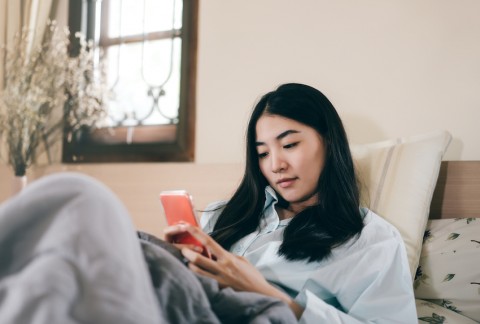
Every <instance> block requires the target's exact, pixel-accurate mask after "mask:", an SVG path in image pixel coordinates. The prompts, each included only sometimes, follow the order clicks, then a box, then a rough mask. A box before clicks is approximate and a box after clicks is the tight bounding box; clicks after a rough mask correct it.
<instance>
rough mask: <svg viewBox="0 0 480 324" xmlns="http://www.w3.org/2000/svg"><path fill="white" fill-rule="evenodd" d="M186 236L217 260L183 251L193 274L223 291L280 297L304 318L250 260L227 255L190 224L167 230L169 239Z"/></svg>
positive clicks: (296, 313) (187, 250)
mask: <svg viewBox="0 0 480 324" xmlns="http://www.w3.org/2000/svg"><path fill="white" fill-rule="evenodd" d="M185 232H189V233H190V234H191V235H192V236H193V237H195V238H196V239H197V240H198V241H199V242H200V243H202V245H203V246H204V247H205V248H206V249H208V250H209V251H210V253H211V254H212V256H213V258H207V257H205V256H203V255H201V254H200V253H195V252H194V251H192V249H191V248H190V247H184V248H182V254H183V256H184V257H185V258H187V259H188V260H189V264H188V266H189V268H190V269H191V270H192V271H193V272H196V273H198V274H201V275H204V276H206V277H209V278H212V279H215V280H216V281H217V282H218V283H219V285H220V286H221V287H231V288H233V289H235V290H238V291H250V292H256V293H260V294H263V295H266V296H271V297H276V298H278V299H280V300H282V301H284V302H285V303H286V304H287V305H288V306H289V307H290V309H291V310H292V311H293V313H294V314H295V315H296V317H297V318H300V316H301V314H302V313H303V308H302V307H300V306H299V305H298V304H297V303H295V302H294V301H293V300H292V299H291V298H290V296H288V295H287V294H285V293H284V292H282V291H280V290H278V289H277V288H275V287H274V286H272V285H270V284H269V283H268V281H267V280H266V279H265V278H264V277H263V275H262V274H261V273H260V271H258V270H257V268H255V267H254V266H253V265H252V264H251V263H250V262H249V261H248V260H247V259H246V258H244V257H242V256H237V255H234V254H232V253H230V252H228V251H226V250H225V249H224V248H222V247H221V246H220V245H219V244H218V243H217V242H215V240H213V239H212V238H211V237H210V236H209V235H207V234H206V233H204V232H203V231H202V230H201V229H200V228H198V227H196V226H192V225H189V224H186V223H185V224H181V225H179V226H171V227H170V228H167V229H166V233H165V236H166V237H167V235H171V234H173V235H175V234H179V233H185Z"/></svg>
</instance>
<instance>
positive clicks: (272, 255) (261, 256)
mask: <svg viewBox="0 0 480 324" xmlns="http://www.w3.org/2000/svg"><path fill="white" fill-rule="evenodd" d="M246 156H247V161H246V167H245V173H244V176H243V180H242V182H241V184H240V185H239V187H238V189H237V190H236V192H235V194H234V195H233V197H232V198H231V199H230V200H229V201H228V202H220V203H216V204H214V205H212V206H209V208H207V212H205V213H204V215H203V217H202V227H203V230H204V232H202V231H201V230H200V229H198V228H195V227H192V226H189V225H187V224H180V225H176V226H171V227H168V228H166V230H165V238H166V239H167V240H168V241H172V239H173V237H174V236H175V235H178V234H179V233H183V232H190V233H191V234H192V235H193V236H194V237H195V238H197V239H198V240H199V241H200V242H201V243H202V244H203V245H204V246H205V247H206V248H207V249H209V250H210V252H211V253H212V254H213V255H214V256H215V257H214V258H213V259H209V258H206V257H204V256H202V255H201V254H200V253H197V252H199V251H197V250H195V249H194V248H193V247H191V246H181V248H182V253H183V255H184V256H185V258H186V259H188V261H189V267H190V269H192V270H193V271H194V272H196V273H198V274H201V275H204V276H207V277H210V278H213V279H215V280H217V281H218V282H219V283H220V285H221V286H224V287H232V288H234V289H235V290H238V291H250V292H257V293H261V294H264V295H267V296H271V297H276V298H279V299H280V300H282V301H284V302H285V303H287V304H288V305H289V307H290V309H291V310H292V311H293V313H294V314H295V315H296V317H297V319H299V321H300V322H304V323H339V322H341V323H373V322H375V323H377V322H379V323H415V322H416V321H417V318H416V310H415V303H414V296H413V288H412V282H411V276H410V272H409V268H408V262H407V257H406V252H405V247H404V245H403V241H402V239H401V237H400V234H399V233H398V231H397V230H396V229H395V228H394V227H393V226H392V225H390V224H388V223H387V222H386V221H384V220H383V219H382V218H380V217H379V216H377V215H376V214H374V213H373V212H372V211H369V210H368V209H366V208H360V207H359V205H360V199H359V188H358V185H357V183H356V177H355V170H354V165H353V161H352V157H351V154H350V150H349V145H348V140H347V136H346V133H345V130H344V127H343V125H342V122H341V120H340V118H339V116H338V114H337V112H336V111H335V108H334V107H333V105H332V104H331V103H330V101H329V100H328V99H327V98H326V97H325V96H324V95H323V94H322V93H321V92H320V91H318V90H316V89H314V88H312V87H310V86H307V85H302V84H293V83H292V84H284V85H282V86H280V87H278V88H277V89H276V90H275V91H272V92H269V93H267V94H266V95H264V96H263V97H262V98H261V100H260V101H259V102H258V103H257V105H256V106H255V108H254V110H253V113H252V116H251V119H250V122H249V125H248V129H247V154H246ZM205 232H206V233H209V234H210V235H207V234H206V233H205Z"/></svg>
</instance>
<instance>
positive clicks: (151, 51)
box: [63, 0, 198, 162]
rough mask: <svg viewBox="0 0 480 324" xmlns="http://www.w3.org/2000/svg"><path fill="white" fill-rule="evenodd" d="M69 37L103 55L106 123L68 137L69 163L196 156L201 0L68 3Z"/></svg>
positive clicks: (66, 154) (66, 159)
mask: <svg viewBox="0 0 480 324" xmlns="http://www.w3.org/2000/svg"><path fill="white" fill-rule="evenodd" d="M69 5H70V7H69V26H70V31H71V34H72V35H74V34H75V32H77V31H81V32H82V33H83V34H85V35H86V36H87V38H88V39H94V40H95V42H96V43H97V44H98V45H97V47H98V48H100V49H101V50H102V51H103V53H104V56H105V57H106V62H107V63H106V76H107V84H108V87H109V89H110V91H109V93H110V96H109V99H108V100H107V105H108V111H109V114H108V115H109V117H108V118H107V120H106V123H107V127H104V128H100V129H95V130H90V129H81V130H79V131H77V132H76V133H74V134H73V136H71V135H72V134H70V136H65V138H64V145H63V161H64V162H153V161H192V160H193V157H194V156H193V154H194V147H193V145H194V131H195V129H194V127H195V107H194V105H195V76H196V75H195V74H196V73H195V72H196V37H197V36H196V34H197V14H198V8H197V6H198V1H196V0H193V1H192V0H186V1H182V0H102V1H98V0H97V1H95V0H87V1H85V0H84V1H79V0H70V2H69Z"/></svg>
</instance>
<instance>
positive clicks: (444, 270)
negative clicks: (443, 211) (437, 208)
mask: <svg viewBox="0 0 480 324" xmlns="http://www.w3.org/2000/svg"><path fill="white" fill-rule="evenodd" d="M414 288H415V297H416V298H417V312H418V319H419V323H480V218H456V219H438V220H430V221H429V222H428V224H427V228H426V231H425V235H424V241H423V247H422V254H421V257H420V263H419V266H418V268H417V272H416V276H415V281H414Z"/></svg>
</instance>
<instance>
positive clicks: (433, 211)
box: [430, 161, 480, 219]
mask: <svg viewBox="0 0 480 324" xmlns="http://www.w3.org/2000/svg"><path fill="white" fill-rule="evenodd" d="M457 217H475V218H476V217H480V161H443V162H442V166H441V169H440V174H439V176H438V181H437V185H436V187H435V192H434V194H433V199H432V204H431V205H430V218H431V219H439V218H457Z"/></svg>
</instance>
